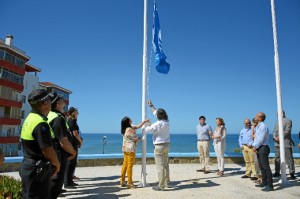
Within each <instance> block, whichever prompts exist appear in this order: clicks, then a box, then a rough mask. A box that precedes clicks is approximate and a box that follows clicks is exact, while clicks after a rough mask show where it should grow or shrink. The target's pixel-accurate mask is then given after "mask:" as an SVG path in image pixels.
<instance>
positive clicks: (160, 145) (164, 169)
mask: <svg viewBox="0 0 300 199" xmlns="http://www.w3.org/2000/svg"><path fill="white" fill-rule="evenodd" d="M148 105H149V106H150V108H151V110H152V112H153V114H154V115H155V116H156V118H157V120H158V121H156V122H155V123H153V124H151V123H150V120H149V119H146V120H144V121H142V122H141V123H140V124H138V125H133V124H132V121H131V119H130V118H129V117H127V116H126V117H124V118H123V119H122V121H121V133H122V135H123V144H122V151H123V153H124V161H123V165H122V169H121V178H120V186H121V187H128V188H134V187H135V185H134V184H133V180H132V168H133V165H134V162H135V155H136V147H137V142H138V141H140V140H141V138H139V137H138V136H137V134H136V131H135V130H136V129H138V128H141V127H143V126H144V125H145V124H146V123H148V125H147V126H146V127H145V128H144V129H143V131H144V133H148V132H152V133H153V137H152V139H153V144H154V159H155V164H156V170H157V174H158V185H157V186H154V187H152V189H153V190H155V191H163V190H164V189H165V188H171V185H170V184H169V183H170V170H169V151H170V124H169V119H168V115H167V112H166V111H165V110H164V109H162V108H159V109H157V110H156V108H155V107H154V105H153V103H152V102H151V100H150V99H149V100H148ZM126 173H127V183H126V181H125V175H126Z"/></svg>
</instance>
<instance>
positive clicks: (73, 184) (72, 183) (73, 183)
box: [69, 182, 78, 186]
mask: <svg viewBox="0 0 300 199" xmlns="http://www.w3.org/2000/svg"><path fill="white" fill-rule="evenodd" d="M69 184H70V185H72V186H78V184H77V183H75V182H71V183H69Z"/></svg>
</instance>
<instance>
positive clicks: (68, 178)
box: [64, 146, 78, 184]
mask: <svg viewBox="0 0 300 199" xmlns="http://www.w3.org/2000/svg"><path fill="white" fill-rule="evenodd" d="M73 147H74V146H73ZM74 149H75V151H76V156H75V157H74V158H73V159H72V160H70V161H68V164H67V169H66V174H65V182H64V183H65V184H72V183H73V176H74V173H75V168H76V166H77V157H78V147H74Z"/></svg>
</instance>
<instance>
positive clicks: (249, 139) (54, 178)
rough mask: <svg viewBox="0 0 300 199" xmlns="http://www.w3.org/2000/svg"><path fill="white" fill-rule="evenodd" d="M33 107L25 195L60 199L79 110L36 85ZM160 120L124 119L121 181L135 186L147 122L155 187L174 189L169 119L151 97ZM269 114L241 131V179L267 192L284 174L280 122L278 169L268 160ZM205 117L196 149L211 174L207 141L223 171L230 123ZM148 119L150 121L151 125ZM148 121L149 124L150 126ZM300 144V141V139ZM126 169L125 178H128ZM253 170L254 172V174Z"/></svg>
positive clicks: (26, 128) (25, 140) (26, 139)
mask: <svg viewBox="0 0 300 199" xmlns="http://www.w3.org/2000/svg"><path fill="white" fill-rule="evenodd" d="M28 102H29V104H30V105H31V107H32V110H31V112H30V113H29V115H28V116H27V118H26V119H25V121H24V124H23V126H22V131H21V140H22V146H23V151H24V159H23V162H22V164H21V168H20V176H21V180H22V186H23V189H22V197H23V198H24V199H26V198H45V199H48V198H49V199H50V198H51V199H52V198H57V197H58V196H59V195H60V194H62V192H63V191H64V189H63V186H64V187H65V188H70V189H76V187H75V186H76V185H78V184H76V183H75V182H74V177H75V176H74V172H75V167H76V163H77V154H78V148H79V147H80V146H81V145H82V143H83V140H82V138H81V136H80V134H79V132H80V131H79V127H78V124H77V117H78V114H79V113H78V110H77V109H76V108H74V107H71V108H69V110H68V113H67V116H66V115H65V114H64V107H65V101H64V98H63V97H61V96H59V95H58V94H57V93H56V92H53V93H50V92H48V91H46V90H44V89H36V90H34V91H32V92H31V93H30V94H29V96H28ZM148 105H149V106H150V108H151V110H152V112H153V114H154V115H155V116H156V118H157V121H156V122H155V123H151V122H150V120H149V119H146V120H144V121H142V122H141V123H140V124H138V125H133V124H132V121H131V119H130V118H129V117H127V116H126V117H124V118H123V119H122V121H121V133H122V135H123V144H122V151H123V153H124V161H123V165H122V169H121V177H120V186H121V187H128V188H134V187H135V185H134V184H133V179H132V172H133V165H134V163H135V157H136V147H137V143H138V142H139V141H141V138H140V137H138V136H137V134H136V129H139V128H141V127H143V132H144V133H148V132H152V133H153V144H154V158H155V164H156V170H157V174H158V185H157V186H155V187H153V188H152V189H153V190H155V191H163V190H165V189H166V188H171V185H170V170H169V150H170V127H169V126H170V124H169V119H168V115H167V112H166V111H165V110H164V109H162V108H159V109H156V108H155V107H154V105H153V103H152V101H151V100H150V99H149V100H148ZM265 118H266V115H265V114H264V113H262V112H259V113H258V114H257V115H256V116H255V118H254V119H253V120H252V121H253V122H252V125H251V122H250V120H249V119H245V120H244V125H245V127H244V128H243V129H242V130H241V132H240V136H239V145H240V147H241V148H242V152H243V156H244V160H245V163H246V173H245V175H243V176H242V178H251V179H252V180H256V181H257V183H258V184H257V185H256V186H258V187H263V188H264V189H263V190H264V191H272V190H274V188H273V178H272V177H273V176H274V177H277V176H279V175H280V153H279V144H278V143H279V139H278V122H277V124H276V126H275V129H274V133H273V137H274V141H275V173H274V175H272V172H271V169H270V165H269V159H268V158H269V153H270V148H269V145H268V142H269V130H268V127H267V125H266V124H265V123H264V120H265ZM205 120H206V118H205V117H204V116H200V117H199V124H198V125H197V127H196V131H197V148H198V151H199V160H200V165H201V166H200V168H199V169H198V170H197V171H198V172H204V174H207V173H210V161H209V159H210V156H209V147H210V146H209V145H210V141H211V140H213V145H214V150H215V154H216V157H217V161H218V171H217V175H219V176H223V175H224V163H225V161H224V152H225V148H226V128H225V122H224V120H223V119H222V118H220V117H219V118H216V129H215V130H214V131H212V128H211V127H210V126H209V125H208V124H207V123H206V122H205ZM147 123H148V124H147ZM146 124H147V125H146ZM291 128H292V122H291V120H289V119H287V118H286V117H285V113H284V112H283V129H284V142H285V155H286V159H287V164H288V167H289V171H290V176H291V178H292V179H295V178H296V177H295V175H294V174H295V167H294V159H293V156H292V154H293V153H292V146H294V143H293V141H292V139H291ZM299 147H300V144H299ZM126 174H127V183H126V180H125V179H126ZM251 174H252V175H253V176H252V177H251Z"/></svg>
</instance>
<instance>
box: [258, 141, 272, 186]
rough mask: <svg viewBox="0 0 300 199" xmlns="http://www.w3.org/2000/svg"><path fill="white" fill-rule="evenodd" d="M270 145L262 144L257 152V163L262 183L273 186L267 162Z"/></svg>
mask: <svg viewBox="0 0 300 199" xmlns="http://www.w3.org/2000/svg"><path fill="white" fill-rule="evenodd" d="M269 154H270V147H269V146H268V145H262V146H261V147H260V148H259V149H258V152H257V160H258V165H259V168H260V170H261V176H262V183H263V184H265V185H269V186H271V187H273V176H272V171H271V168H270V164H269Z"/></svg>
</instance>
